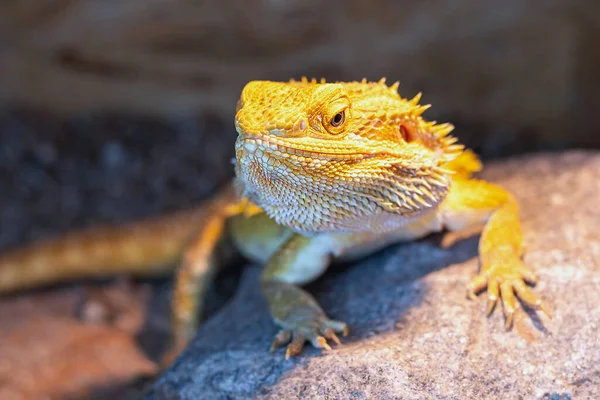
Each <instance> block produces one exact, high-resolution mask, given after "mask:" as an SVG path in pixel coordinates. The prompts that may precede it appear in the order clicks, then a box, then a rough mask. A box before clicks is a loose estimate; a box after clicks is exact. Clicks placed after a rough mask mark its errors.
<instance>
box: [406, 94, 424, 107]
mask: <svg viewBox="0 0 600 400" xmlns="http://www.w3.org/2000/svg"><path fill="white" fill-rule="evenodd" d="M421 95H422V93H421V92H419V93H417V95H416V96H415V97H413V98H412V99H411V100H409V103H410V104H411V105H412V106H416V105H418V104H419V101H421Z"/></svg>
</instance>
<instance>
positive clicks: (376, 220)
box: [236, 135, 450, 233]
mask: <svg viewBox="0 0 600 400" xmlns="http://www.w3.org/2000/svg"><path fill="white" fill-rule="evenodd" d="M387 149H389V147H388V146H382V145H381V143H369V142H365V143H353V144H349V143H348V142H345V143H343V144H342V143H340V144H336V143H335V142H332V141H328V140H322V141H319V140H315V139H314V138H293V139H290V138H285V139H282V138H278V137H274V136H268V135H266V136H258V135H257V136H254V135H240V136H239V137H238V139H237V141H236V176H237V178H236V180H237V185H238V187H239V188H240V190H241V192H242V193H241V194H242V195H243V196H244V197H247V198H249V199H250V200H251V201H253V202H254V203H256V204H258V205H259V206H260V207H262V208H263V209H264V210H265V212H266V213H267V214H268V215H269V216H270V217H271V218H273V219H274V220H275V221H276V222H277V223H279V224H282V225H285V226H288V227H290V228H291V229H293V230H295V231H297V232H300V233H316V232H361V231H373V232H383V231H389V230H393V229H396V228H398V227H399V226H402V225H404V224H406V223H407V222H409V221H411V220H413V219H415V218H417V217H419V216H422V215H423V214H425V213H427V212H429V211H431V210H432V209H434V208H435V207H436V206H437V205H438V204H439V203H440V202H441V201H443V199H444V198H445V196H446V194H447V192H448V188H449V185H450V177H449V175H448V173H447V171H445V170H444V169H443V168H442V167H441V166H440V165H441V164H442V162H441V160H442V159H443V154H437V155H436V154H432V152H431V151H429V150H427V149H424V148H423V147H422V146H419V145H417V144H415V145H414V146H405V147H404V148H403V149H402V150H401V151H397V152H396V153H391V152H390V151H389V150H387Z"/></svg>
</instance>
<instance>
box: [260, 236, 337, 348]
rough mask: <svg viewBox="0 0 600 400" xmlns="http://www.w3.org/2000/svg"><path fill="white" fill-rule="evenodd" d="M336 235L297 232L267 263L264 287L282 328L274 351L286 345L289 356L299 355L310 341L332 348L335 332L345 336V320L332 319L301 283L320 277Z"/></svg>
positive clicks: (262, 284)
mask: <svg viewBox="0 0 600 400" xmlns="http://www.w3.org/2000/svg"><path fill="white" fill-rule="evenodd" d="M332 244H333V238H332V237H330V236H328V235H318V236H313V237H306V236H301V235H299V234H295V235H294V236H292V237H291V238H290V239H289V240H288V241H287V242H285V243H284V244H283V245H282V246H281V247H280V248H279V250H278V251H277V252H276V253H275V254H273V256H272V257H271V258H270V259H269V261H268V262H267V265H266V266H265V269H264V272H263V275H262V279H261V288H262V292H263V294H264V296H265V298H266V300H267V303H268V305H269V309H270V311H271V315H272V316H273V319H274V320H275V323H276V324H277V325H279V326H281V327H282V330H281V331H280V332H279V333H278V334H277V336H276V337H275V340H274V341H273V345H272V346H271V351H273V350H274V349H275V348H277V347H279V346H281V345H284V344H287V343H288V342H290V341H291V343H290V344H289V345H288V346H287V350H286V353H285V357H286V359H287V358H289V357H290V356H293V355H296V354H299V353H300V352H301V351H302V348H303V347H304V343H305V342H306V341H309V342H311V343H312V345H313V346H315V347H318V348H325V349H330V347H329V344H328V343H327V340H328V339H329V340H332V341H333V342H335V343H338V344H339V343H340V341H339V339H338V337H337V335H336V332H341V333H343V334H344V336H345V335H347V333H348V327H347V325H346V324H345V323H343V322H340V321H334V320H331V319H329V318H328V317H327V316H326V315H325V312H324V311H323V309H322V308H321V306H320V305H319V304H318V303H317V301H316V300H315V299H314V298H313V297H312V296H311V295H310V294H309V293H307V292H306V291H304V290H303V289H301V288H300V287H299V286H298V285H301V284H305V283H308V282H310V281H312V280H314V279H316V278H317V277H318V276H320V275H321V274H322V273H323V272H324V271H325V270H326V269H327V267H328V266H329V263H330V259H331V257H332V253H333V252H332Z"/></svg>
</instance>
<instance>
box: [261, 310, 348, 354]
mask: <svg viewBox="0 0 600 400" xmlns="http://www.w3.org/2000/svg"><path fill="white" fill-rule="evenodd" d="M336 332H337V333H341V334H342V335H343V336H347V335H348V332H349V330H348V325H347V324H346V323H344V322H340V321H334V320H330V319H328V318H326V317H325V316H323V315H314V316H313V317H312V318H306V319H299V320H297V321H296V323H295V327H290V328H287V329H283V330H281V331H279V333H277V335H276V336H275V339H274V340H273V343H272V344H271V352H273V351H274V350H275V349H277V348H278V347H281V346H283V345H285V344H288V343H289V344H288V346H287V348H286V352H285V359H286V360H287V359H289V358H290V357H292V356H295V355H298V354H300V353H301V352H302V350H303V348H304V344H305V343H306V342H310V343H311V344H312V345H313V346H314V347H316V348H319V349H325V350H331V346H330V345H329V343H328V340H329V341H331V342H333V343H335V344H337V345H339V344H341V343H342V342H341V340H340V339H339V337H338V336H337V335H336Z"/></svg>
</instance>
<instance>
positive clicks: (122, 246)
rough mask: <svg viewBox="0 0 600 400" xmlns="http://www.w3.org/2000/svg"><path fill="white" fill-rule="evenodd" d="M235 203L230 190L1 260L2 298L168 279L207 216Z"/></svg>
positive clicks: (45, 242) (70, 235)
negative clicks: (105, 280) (52, 288)
mask: <svg viewBox="0 0 600 400" xmlns="http://www.w3.org/2000/svg"><path fill="white" fill-rule="evenodd" d="M235 201H236V200H235V199H234V198H233V196H232V191H231V189H230V188H228V189H227V190H224V191H223V192H221V193H220V194H218V195H217V196H216V197H215V198H214V199H213V200H211V201H209V204H207V205H205V206H201V207H198V208H196V209H192V210H190V211H184V212H179V213H174V214H172V215H167V216H164V217H160V218H155V219H148V220H145V221H140V222H137V223H132V224H127V225H121V226H106V227H96V228H92V229H89V230H84V231H80V232H73V233H68V234H66V235H64V236H62V237H58V238H54V239H48V240H43V241H40V242H37V243H33V244H31V245H28V246H25V247H22V248H16V249H14V250H12V251H9V252H8V253H5V254H3V255H0V294H2V293H8V292H14V291H17V290H23V289H28V288H34V287H39V286H45V285H49V284H54V283H58V282H66V281H72V280H76V279H85V278H99V277H107V276H113V275H119V274H125V275H132V276H159V275H166V274H168V273H169V272H171V271H172V270H174V269H175V267H176V266H177V263H178V260H179V258H180V256H181V254H182V252H183V251H184V249H185V248H186V246H187V245H188V243H190V241H192V240H193V239H194V238H195V234H196V233H197V232H198V231H199V229H200V227H201V226H202V223H203V221H204V220H205V219H206V218H207V217H208V214H207V213H210V212H214V210H215V208H214V207H222V206H223V205H224V203H227V204H230V203H232V202H235Z"/></svg>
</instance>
